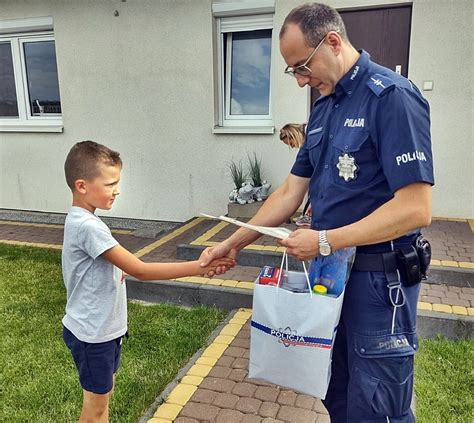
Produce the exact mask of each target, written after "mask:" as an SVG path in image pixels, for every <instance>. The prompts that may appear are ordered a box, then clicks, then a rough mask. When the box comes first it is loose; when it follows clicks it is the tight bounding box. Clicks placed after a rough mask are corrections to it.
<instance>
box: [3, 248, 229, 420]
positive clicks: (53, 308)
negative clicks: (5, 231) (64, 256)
mask: <svg viewBox="0 0 474 423" xmlns="http://www.w3.org/2000/svg"><path fill="white" fill-rule="evenodd" d="M64 305H65V289H64V285H63V282H62V276H61V265H60V253H59V252H57V251H49V250H43V249H34V248H26V247H17V246H15V247H14V246H9V245H5V244H0V333H1V334H2V335H1V343H0V404H1V407H0V421H2V422H26V421H28V422H33V421H34V422H37V423H39V422H72V421H77V419H78V417H79V413H80V406H81V401H82V390H81V388H80V386H79V383H78V380H77V374H76V370H75V367H74V363H73V361H72V358H71V356H70V354H69V351H68V350H67V348H66V346H65V345H64V343H63V341H62V326H61V318H62V316H63V313H64ZM224 317H225V313H224V312H222V311H219V310H216V309H209V308H203V307H200V308H194V309H183V308H179V307H175V306H171V305H165V304H162V305H154V306H145V305H139V304H134V303H129V332H130V335H131V336H130V338H129V339H128V340H127V341H125V342H124V345H123V353H122V366H121V368H120V370H119V372H118V373H117V380H116V390H115V394H114V398H113V401H112V406H111V415H110V420H111V421H113V422H137V421H138V419H139V417H140V416H141V415H143V413H144V411H145V410H146V409H147V408H148V407H149V406H150V404H152V402H153V401H154V399H155V398H156V396H157V395H158V394H159V393H160V392H161V391H162V390H163V388H164V387H165V386H166V385H167V384H168V383H169V382H170V381H171V380H172V379H173V378H174V376H175V375H176V373H177V372H178V371H179V369H180V368H181V367H183V366H184V365H185V364H186V363H187V361H188V360H189V358H190V357H191V356H192V354H193V353H194V352H195V351H196V350H198V349H199V348H200V347H201V346H202V345H204V343H205V341H206V339H207V338H208V336H209V334H210V333H211V332H212V330H213V329H214V328H215V327H216V326H217V325H218V324H219V323H220V322H221V321H222V320H223V318H224Z"/></svg>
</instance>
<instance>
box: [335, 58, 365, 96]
mask: <svg viewBox="0 0 474 423" xmlns="http://www.w3.org/2000/svg"><path fill="white" fill-rule="evenodd" d="M358 51H359V53H360V57H359V60H357V62H356V63H355V64H354V66H352V68H350V69H349V71H348V72H347V73H346V74H345V75H344V76H343V77H342V78H341V79H340V81H339V82H338V83H337V85H336V89H335V93H336V95H337V94H338V87H340V88H342V89H343V90H344V92H345V93H346V94H347V95H348V96H349V97H350V96H351V95H352V93H353V92H354V91H355V89H356V87H357V85H359V83H360V81H361V76H362V75H364V74H365V73H366V72H367V69H368V68H369V61H370V55H369V53H367V52H366V51H365V50H358Z"/></svg>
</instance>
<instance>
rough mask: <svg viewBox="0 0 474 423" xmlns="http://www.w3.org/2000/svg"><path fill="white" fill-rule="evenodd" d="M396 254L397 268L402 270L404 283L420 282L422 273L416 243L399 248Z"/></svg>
mask: <svg viewBox="0 0 474 423" xmlns="http://www.w3.org/2000/svg"><path fill="white" fill-rule="evenodd" d="M396 254H397V255H396V259H397V269H398V271H399V272H400V276H401V281H402V283H403V285H405V286H412V285H416V284H417V283H420V282H421V278H422V273H421V270H420V260H419V258H418V252H417V249H416V247H415V246H414V245H408V246H406V247H402V248H399V249H397V251H396Z"/></svg>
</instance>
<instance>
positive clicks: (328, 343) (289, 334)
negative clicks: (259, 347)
mask: <svg viewBox="0 0 474 423" xmlns="http://www.w3.org/2000/svg"><path fill="white" fill-rule="evenodd" d="M251 325H252V327H254V328H255V329H258V330H261V331H262V332H264V333H266V334H268V335H271V336H274V337H275V338H278V342H281V343H282V344H283V345H284V346H285V347H289V346H290V345H299V346H303V347H316V348H326V349H330V348H331V347H332V339H325V338H312V337H310V336H301V335H298V334H297V333H296V331H293V330H292V329H291V328H290V327H286V328H285V329H283V331H282V330H281V329H272V328H269V327H268V326H264V325H262V324H260V323H257V322H255V321H254V320H252V322H251Z"/></svg>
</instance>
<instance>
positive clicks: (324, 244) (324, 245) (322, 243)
mask: <svg viewBox="0 0 474 423" xmlns="http://www.w3.org/2000/svg"><path fill="white" fill-rule="evenodd" d="M319 254H321V255H322V256H328V255H329V254H331V246H330V245H329V242H328V239H327V237H326V231H319Z"/></svg>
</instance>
